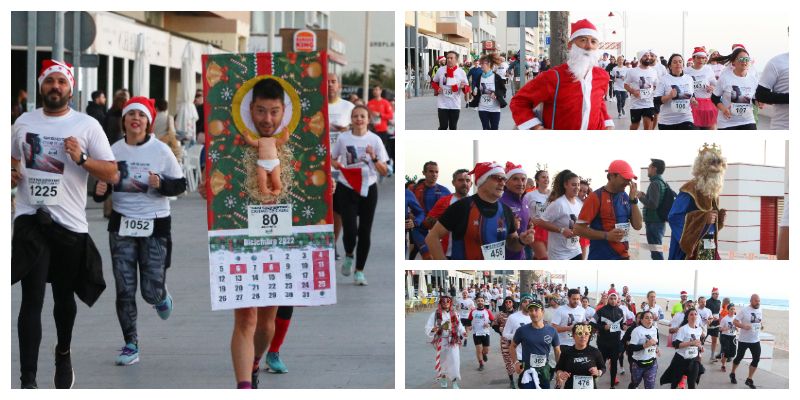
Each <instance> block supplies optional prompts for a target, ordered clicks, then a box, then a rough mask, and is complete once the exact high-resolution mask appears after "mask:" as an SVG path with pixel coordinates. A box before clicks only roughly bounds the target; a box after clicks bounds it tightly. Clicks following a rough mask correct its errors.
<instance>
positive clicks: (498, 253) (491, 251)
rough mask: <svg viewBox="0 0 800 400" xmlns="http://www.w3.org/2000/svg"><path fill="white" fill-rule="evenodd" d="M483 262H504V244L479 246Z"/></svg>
mask: <svg viewBox="0 0 800 400" xmlns="http://www.w3.org/2000/svg"><path fill="white" fill-rule="evenodd" d="M481 251H482V252H483V259H484V260H505V259H506V242H505V241H502V242H495V243H490V244H485V245H483V246H481Z"/></svg>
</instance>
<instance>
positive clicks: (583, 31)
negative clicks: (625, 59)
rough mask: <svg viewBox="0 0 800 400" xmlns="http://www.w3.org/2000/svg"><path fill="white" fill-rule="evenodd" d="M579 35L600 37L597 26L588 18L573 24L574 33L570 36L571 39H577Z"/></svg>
mask: <svg viewBox="0 0 800 400" xmlns="http://www.w3.org/2000/svg"><path fill="white" fill-rule="evenodd" d="M578 36H593V37H594V38H596V39H597V38H600V34H599V33H598V32H597V28H596V27H595V26H594V24H593V23H591V22H589V20H588V19H582V20H580V21H577V22H575V23H573V24H572V34H571V35H570V36H569V41H570V42H571V41H573V40H575V38H577V37H578Z"/></svg>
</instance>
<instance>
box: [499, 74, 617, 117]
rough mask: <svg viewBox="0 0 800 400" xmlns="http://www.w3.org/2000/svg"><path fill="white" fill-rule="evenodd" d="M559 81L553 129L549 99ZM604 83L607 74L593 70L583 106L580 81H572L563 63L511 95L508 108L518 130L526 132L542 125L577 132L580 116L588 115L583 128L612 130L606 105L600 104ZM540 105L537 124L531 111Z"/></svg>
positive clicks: (606, 86) (572, 77)
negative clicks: (542, 104) (540, 117)
mask: <svg viewBox="0 0 800 400" xmlns="http://www.w3.org/2000/svg"><path fill="white" fill-rule="evenodd" d="M556 71H558V78H557V77H556ZM559 79H560V82H559V84H558V98H557V100H556V101H557V104H556V118H555V127H553V126H551V125H552V122H553V99H554V98H555V97H556V96H555V93H556V82H557V80H559ZM608 81H609V76H608V73H607V72H606V71H605V70H604V69H602V68H600V67H594V68H593V69H592V87H591V90H590V93H591V95H590V97H589V98H590V100H591V102H589V103H588V104H584V103H586V102H584V99H583V90H582V89H583V88H582V87H581V83H580V81H576V80H575V76H574V75H572V73H571V72H570V71H569V67H567V64H561V65H558V66H556V67H554V68H551V69H549V70H547V71H545V72H542V73H540V74H539V75H537V76H536V78H534V79H533V80H532V81H530V82H528V83H527V84H526V85H525V86H523V87H522V88H521V89H520V90H519V92H517V94H516V95H514V97H513V98H512V99H511V103H510V105H509V107H510V108H511V116H512V117H513V118H514V122H515V123H516V124H517V126H519V127H520V129H530V128H531V127H533V126H535V125H538V124H543V125H544V127H545V128H547V129H559V130H577V129H581V122H582V118H583V115H584V113H587V114H588V125H587V129H605V128H606V127H607V126H612V127H613V126H614V122H613V121H612V120H611V117H609V115H608V110H607V109H606V103H605V102H604V101H603V95H604V94H605V93H606V92H607V91H608ZM541 103H544V110H543V112H542V119H543V120H544V121H540V120H539V118H537V116H536V115H535V114H534V112H533V109H534V108H536V106H537V105H539V104H541Z"/></svg>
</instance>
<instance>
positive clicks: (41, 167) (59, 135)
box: [11, 108, 114, 233]
mask: <svg viewBox="0 0 800 400" xmlns="http://www.w3.org/2000/svg"><path fill="white" fill-rule="evenodd" d="M70 136H73V137H75V138H76V139H78V143H79V144H80V147H81V149H83V151H84V152H85V153H86V154H88V155H89V158H92V159H95V160H103V161H113V160H114V153H112V152H111V146H110V145H109V144H108V139H107V138H106V134H105V133H104V132H103V128H102V127H101V126H100V124H99V123H98V122H97V120H96V119H94V118H92V117H90V116H88V115H86V114H82V113H79V112H77V111H75V110H72V109H70V110H69V111H68V112H67V114H65V115H63V116H59V117H49V116H46V115H45V114H44V110H43V109H41V108H38V109H36V110H34V111H31V112H26V113H24V114H22V115H21V116H20V117H19V118H18V119H17V120H16V122H15V123H14V125H13V126H12V127H11V157H12V158H14V159H16V160H20V165H19V169H20V173H21V174H22V181H21V182H20V183H19V189H18V190H17V197H16V201H17V205H16V211H15V214H14V218H16V217H19V216H20V215H32V214H36V210H37V209H39V208H43V209H45V210H46V211H47V212H48V213H50V215H51V216H52V218H53V221H55V222H57V223H59V224H60V225H62V226H63V227H65V228H67V229H69V230H70V231H73V232H77V233H86V232H88V231H89V224H88V223H87V222H86V193H87V190H86V189H87V188H86V182H87V179H88V177H89V172H87V171H86V169H84V168H83V167H81V166H80V165H78V164H76V163H75V162H74V161H72V158H70V157H69V155H68V154H67V152H66V151H65V150H64V139H66V138H68V137H70ZM58 181H60V182H61V183H60V187H59V188H57V189H56V192H57V197H55V200H54V204H53V205H34V204H33V201H32V199H31V187H33V190H34V192H37V193H43V191H48V192H49V191H50V190H51V188H53V187H56V185H57V182H58ZM45 188H47V189H45Z"/></svg>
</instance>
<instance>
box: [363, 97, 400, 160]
mask: <svg viewBox="0 0 800 400" xmlns="http://www.w3.org/2000/svg"><path fill="white" fill-rule="evenodd" d="M367 108H368V109H369V123H370V124H371V126H372V130H373V133H375V134H376V135H378V137H379V138H380V139H381V142H383V147H384V149H386V155H387V156H388V157H389V160H394V148H393V146H392V144H391V143H392V142H391V140H389V129H390V127H389V124H390V123H391V121H392V120H393V119H394V107H392V103H390V102H389V100H386V99H384V98H383V88H381V85H375V86H373V87H372V98H371V99H370V100H369V101H368V102H367Z"/></svg>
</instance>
